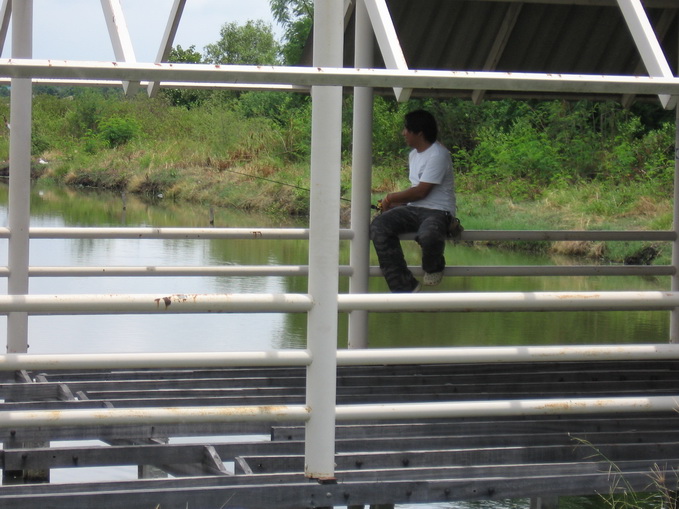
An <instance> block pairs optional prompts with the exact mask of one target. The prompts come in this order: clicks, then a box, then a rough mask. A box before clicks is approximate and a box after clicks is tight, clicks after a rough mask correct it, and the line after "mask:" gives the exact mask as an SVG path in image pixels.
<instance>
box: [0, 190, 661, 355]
mask: <svg viewBox="0 0 679 509" xmlns="http://www.w3.org/2000/svg"><path fill="white" fill-rule="evenodd" d="M6 204H7V189H6V188H5V187H0V218H1V219H2V221H3V224H7V219H6V216H7V209H6ZM31 214H32V218H31V224H32V226H155V227H207V226H209V223H210V219H211V218H214V224H215V226H218V227H275V226H284V227H306V226H307V223H306V221H305V220H304V219H299V218H280V219H279V220H274V219H272V218H271V217H268V216H257V215H255V214H246V213H238V212H233V211H227V210H214V211H213V212H212V214H211V211H210V210H209V209H208V208H207V207H199V206H195V205H186V204H177V203H172V202H168V201H164V200H162V199H156V200H154V201H152V202H148V201H147V202H144V201H142V200H139V199H138V198H136V197H131V196H128V197H125V198H123V197H122V196H121V195H117V194H113V193H95V192H86V191H82V192H76V191H73V190H68V189H52V188H44V189H34V191H33V196H32V198H31ZM0 243H1V245H2V246H5V247H0V257H5V258H4V259H5V261H4V263H6V243H7V241H6V240H2V241H0ZM404 245H405V252H406V257H407V258H408V260H409V263H411V264H418V263H419V248H418V247H417V245H416V244H415V243H414V242H405V243H404ZM341 249H342V251H341V254H340V258H341V263H343V264H346V263H348V259H349V244H348V242H344V241H343V242H342V245H341ZM446 258H447V261H448V264H449V265H465V266H468V265H544V264H556V263H557V261H556V260H553V259H550V258H548V257H544V256H532V255H528V254H525V253H517V252H509V251H503V250H501V249H490V248H487V247H483V246H474V245H472V246H468V245H453V244H449V245H448V247H447V250H446ZM30 259H31V264H32V265H34V266H55V265H56V266H62V265H64V266H68V265H76V266H163V265H170V266H181V265H190V266H193V265H198V266H203V265H227V264H237V265H267V264H281V265H288V264H306V263H307V259H308V256H307V242H306V241H295V240H284V241H274V240H263V239H258V240H212V241H210V240H198V241H195V240H186V239H180V240H114V239H85V240H33V241H31V251H30ZM559 262H561V263H563V262H564V260H563V259H562V260H559ZM565 262H566V263H574V262H575V261H573V260H565ZM577 263H590V262H583V261H577ZM371 264H372V265H376V264H377V260H376V258H375V256H374V252H373V253H372V260H371ZM1 284H4V285H5V286H6V282H5V281H2V282H1ZM669 284H670V281H669V277H630V276H626V277H621V276H611V277H606V276H593V277H578V276H576V277H563V276H562V277H553V276H552V277H448V278H445V279H444V281H443V283H442V284H441V285H440V286H438V287H436V288H435V289H429V288H426V289H425V291H428V292H431V291H435V292H462V293H472V292H513V291H603V290H616V291H623V290H667V289H669ZM340 286H341V288H340V290H341V291H347V288H348V279H347V278H340ZM30 291H31V293H38V294H58V293H66V294H73V293H146V294H147V293H163V294H166V293H169V294H174V293H230V292H245V293H268V292H272V293H278V292H300V293H305V292H306V278H304V277H289V278H278V277H276V278H274V277H251V278H247V277H162V278H149V277H139V278H113V277H97V278H95V277H91V278H32V280H31V285H30ZM370 291H371V292H385V291H387V289H386V284H385V283H384V281H383V280H382V278H371V281H370ZM668 327H669V313H668V312H665V311H653V312H648V311H644V312H641V311H640V312H633V311H632V312H630V311H624V312H623V311H619V312H605V311H602V312H561V313H557V312H541V313H535V312H533V313H529V312H503V313H498V312H493V313H482V312H475V313H371V315H370V318H369V338H370V346H371V347H413V346H457V345H460V346H474V345H478V346H489V345H552V344H554V345H556V344H613V343H626V344H630V343H664V342H666V341H667V338H668V334H669V332H668ZM4 329H5V327H4V326H2V324H0V331H1V332H0V334H5V330H4ZM196 338H200V341H196ZM305 341H306V316H305V315H303V314H294V315H278V314H264V315H250V314H243V315H227V314H222V315H188V316H187V315H166V316H163V317H158V316H153V317H151V316H136V315H134V316H122V317H121V316H80V317H77V316H75V317H72V316H68V317H66V316H64V317H61V316H53V317H31V318H30V319H29V343H30V345H31V350H30V351H31V352H33V353H48V352H78V351H83V352H96V351H102V350H105V351H108V350H111V351H155V350H158V351H187V350H202V351H213V350H253V349H267V348H303V347H304V346H305ZM338 344H339V346H340V347H345V346H346V345H347V317H346V315H340V334H339V338H338Z"/></svg>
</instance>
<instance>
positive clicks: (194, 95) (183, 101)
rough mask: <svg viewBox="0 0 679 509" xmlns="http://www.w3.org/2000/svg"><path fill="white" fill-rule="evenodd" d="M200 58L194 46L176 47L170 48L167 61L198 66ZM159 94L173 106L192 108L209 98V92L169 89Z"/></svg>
mask: <svg viewBox="0 0 679 509" xmlns="http://www.w3.org/2000/svg"><path fill="white" fill-rule="evenodd" d="M202 58H203V56H202V55H201V54H200V53H198V52H197V51H196V46H194V45H191V46H189V47H188V48H187V49H184V48H182V47H181V46H179V45H177V47H176V48H172V50H171V51H170V54H169V56H168V58H167V61H168V62H177V63H184V64H199V63H201V60H202ZM160 94H161V95H163V96H165V97H166V98H167V100H168V101H170V104H172V105H173V106H183V107H185V108H193V107H195V106H198V105H200V104H202V103H203V102H204V101H205V100H206V99H207V98H208V97H209V96H210V94H211V91H208V90H192V89H176V88H169V89H164V90H161V91H160Z"/></svg>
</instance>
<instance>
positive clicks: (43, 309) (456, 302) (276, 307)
mask: <svg viewBox="0 0 679 509" xmlns="http://www.w3.org/2000/svg"><path fill="white" fill-rule="evenodd" d="M313 305H314V301H313V298H312V297H311V295H306V294H299V293H279V294H275V293H274V294H269V293H265V294H254V293H250V294H233V293H229V294H195V293H192V294H185V293H182V294H170V295H160V296H159V295H158V294H119V295H110V294H109V295H106V294H84V295H37V294H25V295H0V314H4V313H29V314H31V315H39V314H45V315H57V314H60V315H75V314H100V315H101V314H140V313H143V314H154V313H155V314H175V313H183V314H186V313H307V312H309V311H310V310H311V309H312V308H313ZM676 307H679V292H669V291H668V292H662V291H639V292H635V291H625V292H471V293H443V292H441V293H421V294H416V295H411V294H399V293H387V294H384V293H374V294H341V295H338V297H337V309H338V311H339V312H343V313H349V312H351V311H357V310H363V311H371V312H401V313H413V312H437V311H450V312H459V313H466V312H483V311H486V312H489V311H503V312H507V311H586V310H589V311H629V310H646V311H651V310H671V309H674V308H676Z"/></svg>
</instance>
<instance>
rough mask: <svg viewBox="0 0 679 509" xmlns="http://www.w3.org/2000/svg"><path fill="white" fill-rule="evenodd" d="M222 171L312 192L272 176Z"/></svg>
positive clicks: (345, 199) (346, 199) (347, 199)
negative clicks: (271, 177)
mask: <svg viewBox="0 0 679 509" xmlns="http://www.w3.org/2000/svg"><path fill="white" fill-rule="evenodd" d="M222 171H228V172H229V173H235V174H236V175H242V176H244V177H250V178H253V179H259V180H266V181H267V182H271V183H273V184H279V185H281V186H287V187H292V188H295V189H299V190H300V191H306V192H307V193H310V192H311V189H309V188H306V187H301V186H298V185H295V184H289V183H287V182H281V181H280V180H274V179H270V178H266V177H260V176H259V175H250V174H249V173H243V172H242V171H236V170H229V169H228V168H225V169H223V170H222ZM340 200H343V201H348V202H351V200H350V199H349V198H342V197H341V196H340Z"/></svg>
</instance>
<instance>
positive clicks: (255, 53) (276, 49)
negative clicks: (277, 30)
mask: <svg viewBox="0 0 679 509" xmlns="http://www.w3.org/2000/svg"><path fill="white" fill-rule="evenodd" d="M279 53H280V45H279V44H278V42H277V41H276V39H275V37H274V35H273V30H272V28H271V25H269V24H267V23H265V22H264V21H262V20H257V21H251V20H250V21H248V22H247V23H246V24H245V25H238V23H236V22H233V23H225V24H224V25H223V26H222V28H221V30H220V39H219V41H217V42H216V43H214V44H208V45H207V46H206V47H205V61H206V62H209V63H213V64H236V65H275V64H276V63H278V62H279Z"/></svg>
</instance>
